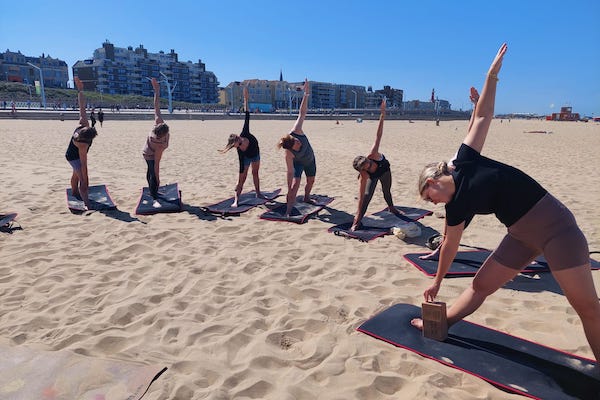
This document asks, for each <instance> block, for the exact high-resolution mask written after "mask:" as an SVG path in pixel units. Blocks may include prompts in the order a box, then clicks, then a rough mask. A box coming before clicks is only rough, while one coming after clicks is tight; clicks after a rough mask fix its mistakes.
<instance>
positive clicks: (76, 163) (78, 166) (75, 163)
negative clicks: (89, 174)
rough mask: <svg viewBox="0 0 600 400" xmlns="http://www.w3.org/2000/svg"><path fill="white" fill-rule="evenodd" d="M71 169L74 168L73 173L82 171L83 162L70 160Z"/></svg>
mask: <svg viewBox="0 0 600 400" xmlns="http://www.w3.org/2000/svg"><path fill="white" fill-rule="evenodd" d="M68 161H69V164H71V167H73V171H79V170H80V169H81V160H80V159H79V158H78V159H77V160H68Z"/></svg>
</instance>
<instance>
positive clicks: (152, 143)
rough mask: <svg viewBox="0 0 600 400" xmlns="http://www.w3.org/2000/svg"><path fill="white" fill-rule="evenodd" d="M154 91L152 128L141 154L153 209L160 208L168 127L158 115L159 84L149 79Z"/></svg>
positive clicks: (159, 114) (167, 143) (153, 79)
mask: <svg viewBox="0 0 600 400" xmlns="http://www.w3.org/2000/svg"><path fill="white" fill-rule="evenodd" d="M151 83H152V88H153V89H154V117H155V119H154V128H153V129H152V131H151V132H150V134H149V135H148V137H147V138H146V143H145V144H144V149H143V151H142V154H143V156H144V160H146V164H147V167H148V168H147V170H146V180H147V181H148V188H149V189H150V195H151V196H152V198H153V199H154V202H153V204H152V206H153V207H155V208H159V207H161V205H160V203H159V202H158V200H157V198H158V188H159V187H160V160H161V159H162V154H163V152H164V151H165V149H166V148H167V147H169V126H168V125H167V124H166V123H165V121H164V120H163V118H162V115H161V113H160V83H159V82H158V81H157V80H156V78H152V79H151Z"/></svg>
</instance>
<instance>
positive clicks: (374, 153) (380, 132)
mask: <svg viewBox="0 0 600 400" xmlns="http://www.w3.org/2000/svg"><path fill="white" fill-rule="evenodd" d="M385 106H386V100H385V98H384V99H383V100H382V101H381V113H380V114H379V126H378V127H377V134H376V136H375V143H373V147H372V148H371V153H370V154H369V156H371V157H377V158H379V157H381V156H380V155H379V144H380V143H381V136H382V135H383V120H384V119H385Z"/></svg>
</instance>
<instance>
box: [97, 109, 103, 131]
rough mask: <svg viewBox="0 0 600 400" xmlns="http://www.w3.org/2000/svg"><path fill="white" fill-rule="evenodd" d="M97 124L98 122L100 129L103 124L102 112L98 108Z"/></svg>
mask: <svg viewBox="0 0 600 400" xmlns="http://www.w3.org/2000/svg"><path fill="white" fill-rule="evenodd" d="M98 122H100V127H102V123H103V122H104V111H102V109H101V108H100V109H99V110H98Z"/></svg>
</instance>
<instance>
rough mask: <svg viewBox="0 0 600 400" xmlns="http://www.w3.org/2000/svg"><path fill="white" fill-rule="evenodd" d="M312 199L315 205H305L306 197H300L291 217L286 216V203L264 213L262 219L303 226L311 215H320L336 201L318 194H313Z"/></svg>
mask: <svg viewBox="0 0 600 400" xmlns="http://www.w3.org/2000/svg"><path fill="white" fill-rule="evenodd" d="M310 198H311V200H312V201H313V203H305V202H304V201H303V199H304V197H303V196H298V197H297V198H296V204H295V205H294V207H293V208H292V212H291V213H290V216H289V217H285V216H284V214H285V211H286V208H287V205H286V203H278V205H277V206H276V207H275V208H273V209H271V210H270V211H267V212H265V213H263V214H262V215H261V216H260V218H261V219H266V220H269V221H286V222H295V223H297V224H302V223H304V222H306V220H307V219H308V218H309V217H310V216H311V215H314V214H316V213H318V212H319V211H321V210H322V209H324V208H325V206H326V205H328V204H329V203H331V202H332V201H333V200H334V199H333V197H328V196H322V195H318V194H313V195H311V196H310Z"/></svg>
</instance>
